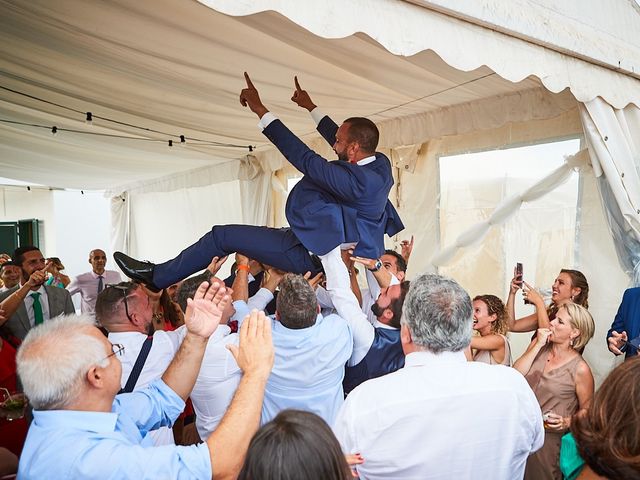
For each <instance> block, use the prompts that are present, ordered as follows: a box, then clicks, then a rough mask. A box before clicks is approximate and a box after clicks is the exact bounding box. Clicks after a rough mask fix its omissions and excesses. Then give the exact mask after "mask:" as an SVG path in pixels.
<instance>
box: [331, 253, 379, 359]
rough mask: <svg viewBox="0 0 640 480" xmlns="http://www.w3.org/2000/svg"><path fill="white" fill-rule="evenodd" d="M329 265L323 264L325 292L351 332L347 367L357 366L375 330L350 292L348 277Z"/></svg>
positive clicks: (365, 352)
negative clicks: (351, 347) (351, 349)
mask: <svg viewBox="0 0 640 480" xmlns="http://www.w3.org/2000/svg"><path fill="white" fill-rule="evenodd" d="M329 263H332V262H327V263H326V264H324V269H325V275H326V277H327V291H328V292H329V295H330V296H331V300H332V302H333V305H334V306H335V308H336V310H337V312H338V315H340V316H341V317H342V318H343V319H344V320H345V321H346V322H347V323H348V324H349V326H350V327H351V331H352V332H353V353H352V355H351V358H350V359H349V361H348V362H347V365H349V366H353V365H357V364H358V363H360V361H361V360H362V359H363V358H364V356H365V355H366V354H367V352H368V351H369V349H370V348H371V345H372V344H373V340H374V338H375V330H374V328H373V325H371V324H370V323H369V321H368V320H367V316H366V315H365V314H364V313H363V312H362V309H361V308H360V305H358V300H357V299H356V297H355V295H354V294H353V292H352V291H351V287H350V281H349V276H348V275H347V274H345V273H344V272H343V271H342V270H339V269H337V268H334V266H333V265H330V264H329ZM336 267H337V266H336Z"/></svg>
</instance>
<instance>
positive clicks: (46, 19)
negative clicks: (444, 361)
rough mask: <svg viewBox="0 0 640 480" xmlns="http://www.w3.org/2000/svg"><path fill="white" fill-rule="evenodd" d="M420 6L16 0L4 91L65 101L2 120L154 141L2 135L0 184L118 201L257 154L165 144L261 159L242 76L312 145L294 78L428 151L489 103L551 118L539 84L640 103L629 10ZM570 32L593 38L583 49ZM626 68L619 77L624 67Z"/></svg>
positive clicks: (26, 101)
mask: <svg viewBox="0 0 640 480" xmlns="http://www.w3.org/2000/svg"><path fill="white" fill-rule="evenodd" d="M414 3H415V4H411V3H409V2H402V1H400V0H377V1H375V2H371V1H365V0H350V1H341V0H340V1H338V0H324V1H323V2H308V3H305V2H299V1H293V0H288V1H287V0H278V1H275V0H273V1H267V0H263V1H259V2H256V1H250V2H249V1H236V0H233V1H211V2H208V4H210V5H212V6H213V7H214V8H215V10H214V9H211V8H207V7H206V6H204V5H203V4H200V3H197V2H190V1H180V0H140V1H137V2H134V3H131V2H125V1H124V0H117V1H113V2H107V3H105V2H98V1H81V0H60V1H58V2H55V4H52V3H51V2H48V1H46V0H20V1H17V2H2V4H1V5H2V8H3V15H2V16H1V17H0V85H2V86H4V87H6V88H9V89H12V90H15V91H18V92H23V93H26V94H28V95H31V96H35V97H38V98H42V99H44V100H47V101H48V102H54V103H56V104H58V105H60V106H56V105H52V104H50V103H43V102H41V101H38V100H35V99H33V98H30V97H25V96H23V95H19V94H16V93H13V92H11V91H8V90H0V119H4V120H12V121H19V122H24V123H29V124H40V125H45V126H54V125H55V126H57V127H59V128H71V129H78V130H86V131H90V132H102V133H109V134H118V135H123V136H126V137H139V138H145V139H153V140H157V142H150V141H141V140H130V139H126V138H124V139H123V138H111V137H96V136H87V135H80V134H73V133H67V132H62V131H59V133H58V134H57V136H56V137H52V135H51V133H50V131H49V130H48V129H39V128H35V127H31V126H25V125H15V124H6V123H0V169H1V172H0V173H1V174H2V175H4V176H7V177H11V178H16V179H19V180H25V181H31V182H37V183H42V184H45V185H50V186H54V187H73V188H83V189H104V188H106V189H110V190H113V192H114V193H117V192H118V191H122V190H126V189H128V186H129V185H130V184H133V185H135V186H140V182H145V181H147V180H151V179H156V178H159V177H167V176H170V175H172V174H175V173H178V172H185V171H188V170H192V169H197V168H206V167H210V166H213V167H215V166H218V165H223V164H225V163H228V162H229V160H233V161H237V160H239V159H242V158H244V157H245V156H246V154H247V153H249V152H248V151H247V149H246V148H236V147H216V146H212V145H196V143H197V142H191V143H189V142H188V144H187V146H186V147H185V148H176V147H174V148H172V149H171V150H170V149H169V148H168V146H167V140H168V139H169V138H173V140H174V141H177V136H178V135H181V134H183V135H186V136H187V137H191V138H198V139H202V140H205V141H207V142H221V143H230V144H234V145H249V144H253V145H257V146H258V152H262V151H264V150H266V149H269V148H270V146H269V145H268V143H267V142H266V141H265V139H264V138H263V137H262V136H261V135H260V133H259V131H258V130H257V129H256V128H255V120H254V117H253V116H252V115H251V114H250V113H249V112H248V111H246V110H244V109H242V108H241V107H240V106H239V104H238V100H237V95H238V92H239V90H240V89H241V88H242V83H243V82H242V71H243V70H248V71H249V72H251V73H252V75H253V78H254V81H255V83H256V85H257V86H258V87H259V88H260V91H261V93H262V97H263V99H264V101H265V102H266V103H267V104H268V105H269V106H271V107H272V108H273V109H274V111H276V113H278V114H279V115H280V116H281V117H282V118H283V120H284V121H285V122H286V123H287V125H289V126H290V127H291V128H292V129H293V130H294V131H295V132H296V133H298V134H300V135H302V136H303V137H305V138H307V139H312V138H314V137H315V136H316V134H315V132H314V131H313V127H312V125H311V124H310V122H309V120H308V118H307V116H306V113H305V112H303V111H300V109H298V108H297V107H296V106H295V105H293V104H292V103H291V102H290V101H289V100H288V99H289V97H290V94H291V91H292V77H293V75H294V74H299V75H300V78H301V81H302V84H303V86H304V87H305V88H307V89H308V90H309V91H310V92H313V95H314V99H315V100H316V101H317V103H318V104H320V105H322V106H323V108H324V109H325V110H326V111H327V112H330V113H331V114H332V115H333V116H334V117H335V118H336V119H337V120H340V119H343V118H346V117H347V116H351V115H364V116H368V117H370V118H372V119H373V120H374V121H376V122H377V123H381V122H382V123H384V122H385V121H388V122H389V124H390V126H391V125H393V126H394V128H393V130H392V131H390V132H389V134H388V135H387V134H386V133H384V132H383V138H384V141H385V142H387V143H388V145H385V146H389V147H393V146H395V145H401V144H413V143H416V142H415V141H413V140H412V138H415V137H418V136H422V137H424V138H433V137H434V136H437V135H438V131H437V130H438V129H442V132H441V133H442V134H455V133H456V132H455V131H454V130H452V128H451V127H453V129H455V128H463V129H466V128H478V127H479V128H490V127H491V126H495V125H494V124H495V123H497V121H498V119H497V117H495V119H494V117H493V116H492V114H491V112H479V113H482V114H483V115H482V116H479V115H476V116H475V119H474V120H473V121H469V120H467V116H466V114H465V110H468V109H470V108H472V107H471V105H473V104H474V103H476V102H480V103H476V105H478V108H481V107H480V105H482V104H485V105H490V104H493V105H494V108H493V109H494V110H496V111H499V110H502V111H503V112H505V114H504V115H503V117H504V118H501V119H500V121H514V120H513V119H512V118H510V117H511V116H512V115H511V114H512V113H513V112H514V110H513V108H515V111H518V110H522V109H526V110H529V111H530V112H531V114H532V115H534V116H535V115H536V113H535V112H533V109H537V110H539V109H540V108H541V107H542V108H545V100H544V98H541V101H538V102H535V103H529V101H528V100H526V99H525V98H522V99H521V100H522V101H521V102H520V103H519V102H518V100H519V95H526V92H527V91H534V90H535V89H537V88H538V87H540V85H541V84H542V85H544V86H545V87H546V88H547V89H548V90H550V91H552V92H560V91H563V90H564V91H565V93H564V94H563V95H564V97H563V98H565V99H569V100H571V101H573V100H572V98H573V97H576V98H578V100H581V101H586V100H589V99H592V98H595V96H598V95H599V96H601V97H603V98H605V99H606V100H607V101H608V102H609V103H610V104H611V105H614V106H617V107H620V106H624V105H626V104H627V103H629V102H635V103H636V104H638V103H640V102H638V98H640V95H638V91H639V90H638V83H639V82H638V81H637V78H636V77H637V74H627V73H628V72H630V71H635V72H638V71H640V69H639V68H636V66H637V58H638V55H637V49H638V45H637V43H638V40H637V39H634V38H633V37H631V38H629V39H627V38H624V37H623V35H624V33H623V32H633V31H635V32H637V31H639V29H638V28H635V27H637V26H638V20H637V16H638V15H637V12H636V11H635V10H634V7H633V6H632V4H631V3H630V2H626V1H622V0H620V1H618V2H616V5H615V8H613V7H608V11H607V19H609V20H608V21H607V22H604V23H603V22H601V17H600V13H601V12H599V11H598V10H597V9H596V7H588V8H585V7H583V6H582V3H583V2H576V3H575V5H573V3H572V2H570V3H571V4H572V5H573V7H572V8H573V9H570V8H569V7H568V6H565V7H553V8H552V5H551V4H550V2H548V1H543V0H539V1H537V2H536V1H533V0H528V1H526V0H520V1H518V2H513V3H511V2H509V6H506V5H507V4H505V3H504V2H499V1H495V0H494V1H488V0H485V1H483V2H478V4H477V5H476V6H464V5H463V4H464V3H466V2H452V1H448V2H445V1H441V2H424V1H423V2H414ZM474 3H475V2H474ZM551 3H553V2H551ZM447 5H448V7H449V9H448V10H447V9H446V8H445V7H446V6H447ZM511 5H512V6H511ZM524 7H528V8H529V9H528V10H527V9H526V8H524ZM464 9H469V10H466V11H465V10H464ZM562 9H564V10H566V12H564V10H562ZM445 10H447V11H446V12H445ZM458 10H460V11H458ZM257 11H260V12H261V13H257V14H255V15H247V14H249V13H253V12H257ZM525 11H526V12H531V13H532V15H533V14H534V13H535V17H534V18H536V19H542V20H544V22H547V23H548V22H551V23H549V25H558V24H559V23H562V22H560V20H564V23H566V25H565V26H563V28H562V29H561V35H559V36H558V38H546V37H545V36H544V34H550V33H551V32H552V31H554V30H553V29H550V28H549V31H543V32H539V31H538V29H539V28H541V27H536V25H537V21H536V22H533V21H529V22H527V21H526V18H525V17H524V16H523V15H524V13H523V12H525ZM220 12H228V13H229V14H232V15H245V16H228V15H225V14H223V13H220ZM275 12H279V13H275ZM443 12H444V13H443ZM545 12H546V13H545ZM283 15H284V16H283ZM474 15H477V16H478V17H477V18H475V17H474ZM487 15H492V16H493V24H495V25H496V26H495V28H494V29H487V28H484V27H483V26H482V24H487V23H490V22H489V21H488V19H487V18H486V16H487ZM286 17H288V18H286ZM289 18H291V19H292V20H293V21H291V20H289ZM508 21H509V22H511V21H513V26H512V31H511V32H508V33H504V32H503V31H504V30H505V29H504V28H502V27H500V28H498V27H499V26H500V25H504V24H505V23H507V22H508ZM544 22H543V23H544ZM611 25H616V26H617V28H615V29H614V28H611ZM498 30H499V31H498ZM517 30H522V32H518V31H517ZM587 31H588V33H589V35H584V33H585V32H587ZM358 32H365V33H364V34H363V33H358ZM314 33H315V34H317V35H320V36H321V37H324V38H318V36H316V35H315V34H314ZM327 37H330V38H327ZM538 37H540V38H538ZM591 37H593V39H594V40H593V41H591V40H590V38H591ZM526 38H529V39H531V41H527V40H526ZM572 38H579V39H580V41H579V42H576V41H574V42H573V44H571V45H570V44H569V43H570V42H569V41H568V40H569V39H572ZM585 38H586V39H587V40H585ZM372 39H374V40H375V41H372ZM533 40H535V41H533ZM622 40H625V41H622ZM545 44H546V45H549V46H550V47H548V48H545V47H544V46H542V45H545ZM582 44H585V45H584V46H583V45H582ZM587 44H588V45H587ZM598 45H599V46H600V49H599V50H598V51H595V50H594V49H595V48H596V47H597V46H598ZM551 47H553V48H551ZM563 51H566V52H567V53H568V54H563V53H562V52H563ZM571 52H575V53H574V54H571ZM394 53H396V54H399V55H394ZM602 57H606V58H607V62H608V63H607V64H606V65H605V63H606V62H604V61H603V60H602ZM443 59H444V60H443ZM616 59H619V60H616ZM618 61H620V62H621V64H620V65H619V66H617V67H616V68H619V71H614V70H612V69H611V67H612V65H613V64H614V63H617V62H618ZM634 68H635V70H633V69H634ZM505 79H507V80H505ZM538 79H540V80H538ZM513 82H516V83H513ZM567 87H568V88H569V90H570V92H571V94H568V93H567V92H566V90H565V89H566V88H567ZM539 95H540V96H541V97H545V95H546V97H547V98H549V97H550V96H551V95H550V94H549V93H548V92H547V93H546V94H539ZM502 97H510V98H511V102H510V104H509V105H508V106H507V105H506V104H505V105H503V106H504V107H505V108H502V109H501V108H500V107H498V105H500V103H499V102H498V103H496V101H495V99H500V98H502ZM465 105H466V106H467V107H465ZM531 105H535V107H532V106H531ZM61 106H62V107H68V108H72V109H75V110H76V111H77V112H80V113H77V112H73V111H69V110H67V109H66V108H62V107H61ZM453 110H455V111H457V113H456V114H455V115H454V114H453ZM87 111H91V112H92V113H93V114H94V117H107V118H111V119H115V120H117V121H119V122H123V123H128V124H132V125H137V126H141V127H145V128H151V129H154V130H158V131H161V132H164V133H162V134H157V133H153V132H149V131H146V130H140V129H136V128H132V127H130V126H127V125H122V124H115V123H111V122H107V121H104V120H101V119H100V118H94V126H93V127H87V126H85V125H84V123H83V121H84V113H83V112H87ZM448 113H451V115H449V117H448V118H449V120H447V121H446V122H445V123H444V125H445V127H441V126H440V125H441V124H440V120H441V119H442V118H443V117H442V115H445V114H448ZM399 119H406V121H407V122H409V123H404V120H403V121H400V122H399V121H398V120H399ZM411 119H413V121H411ZM418 119H422V120H421V121H420V122H418V121H417V120H418ZM425 127H426V128H427V129H428V131H426V132H425V131H424V129H425ZM170 135H173V137H170ZM258 158H260V159H261V157H260V155H258ZM226 168H227V167H224V166H223V167H222V170H224V169H226ZM223 176H224V174H223Z"/></svg>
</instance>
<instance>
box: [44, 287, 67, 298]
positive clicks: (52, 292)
mask: <svg viewBox="0 0 640 480" xmlns="http://www.w3.org/2000/svg"><path fill="white" fill-rule="evenodd" d="M44 289H45V290H46V292H47V295H49V296H51V297H52V298H66V297H69V296H70V294H69V292H68V291H67V289H66V288H60V287H54V286H53V285H45V286H44Z"/></svg>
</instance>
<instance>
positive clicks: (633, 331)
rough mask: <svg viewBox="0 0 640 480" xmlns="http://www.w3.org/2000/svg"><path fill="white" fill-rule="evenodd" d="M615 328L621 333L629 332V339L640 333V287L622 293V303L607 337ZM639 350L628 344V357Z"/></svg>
mask: <svg viewBox="0 0 640 480" xmlns="http://www.w3.org/2000/svg"><path fill="white" fill-rule="evenodd" d="M613 330H615V331H616V332H618V333H620V332H622V331H625V332H627V338H628V339H629V340H631V339H633V338H636V337H637V336H638V335H640V287H636V288H629V289H627V290H625V292H624V295H622V303H621V304H620V306H619V307H618V313H616V317H615V318H614V320H613V324H612V325H611V328H610V329H609V331H608V332H607V339H608V338H609V337H610V336H611V332H612V331H613ZM636 352H637V350H636V349H635V348H634V347H632V346H631V345H630V344H627V351H626V357H627V358H629V357H630V356H633V355H635V354H636Z"/></svg>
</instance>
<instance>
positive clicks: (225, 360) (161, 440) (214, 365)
mask: <svg viewBox="0 0 640 480" xmlns="http://www.w3.org/2000/svg"><path fill="white" fill-rule="evenodd" d="M233 305H234V307H235V309H236V314H234V316H233V317H232V319H234V320H235V319H236V315H237V320H238V326H240V325H241V324H242V321H243V320H244V317H245V316H246V314H247V313H248V309H247V306H246V303H245V302H243V301H237V302H233ZM186 334H187V328H186V327H185V326H184V325H183V326H181V327H179V328H177V329H175V330H173V331H164V330H158V331H156V332H155V333H154V334H153V343H152V344H151V350H150V351H149V356H148V357H147V360H146V361H145V363H144V367H143V369H142V372H140V376H139V377H138V382H137V383H136V386H135V390H139V389H141V388H144V387H146V386H147V385H148V384H150V383H151V382H153V381H154V380H156V379H158V378H160V377H162V375H163V374H164V372H165V370H166V369H167V367H168V366H169V364H170V363H171V360H173V357H174V356H175V354H176V352H177V351H178V349H179V348H180V345H181V344H182V340H184V337H185V335H186ZM146 338H147V336H146V335H145V334H144V333H140V332H112V333H109V341H110V342H111V343H120V344H122V345H124V355H123V356H122V357H119V358H120V363H121V364H122V380H121V385H122V387H124V386H125V385H126V383H127V380H128V379H129V375H130V374H131V370H133V366H134V365H135V363H136V359H137V358H138V354H139V353H140V350H141V349H142V344H143V343H144V341H145V340H146ZM229 343H233V344H235V345H237V344H238V334H236V333H231V329H230V328H229V327H228V326H226V325H219V326H218V328H216V330H215V331H214V332H213V334H212V335H211V337H209V342H208V344H207V349H206V351H205V354H204V358H203V359H202V367H201V368H200V373H199V374H198V378H197V380H196V384H195V386H194V387H193V391H192V392H191V401H192V402H193V408H194V410H195V411H196V428H197V429H198V434H199V435H200V438H201V439H202V440H203V441H204V440H206V439H207V438H208V437H209V435H211V432H212V431H213V430H214V429H215V428H216V427H217V426H218V423H220V420H221V419H222V416H223V415H224V413H225V411H226V410H227V407H228V406H229V403H231V399H232V398H233V394H234V393H235V391H236V389H237V388H238V383H239V382H240V377H241V375H242V372H241V370H240V368H239V367H238V365H237V364H236V361H235V359H234V358H233V355H231V352H229V350H227V348H226V347H225V345H227V344H229ZM150 435H152V437H153V439H154V444H155V445H166V444H168V443H173V442H174V440H173V432H172V430H171V429H170V428H167V427H162V428H160V429H158V430H156V431H153V432H151V433H150Z"/></svg>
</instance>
